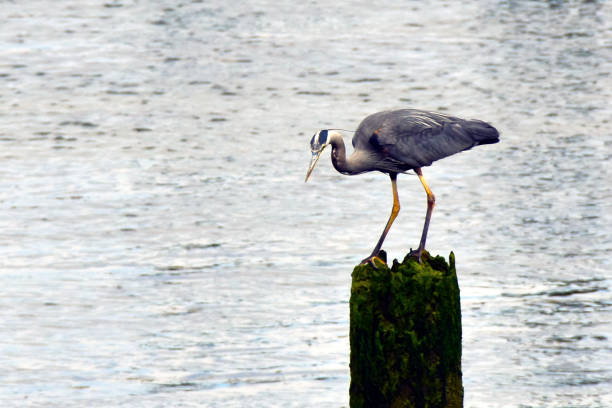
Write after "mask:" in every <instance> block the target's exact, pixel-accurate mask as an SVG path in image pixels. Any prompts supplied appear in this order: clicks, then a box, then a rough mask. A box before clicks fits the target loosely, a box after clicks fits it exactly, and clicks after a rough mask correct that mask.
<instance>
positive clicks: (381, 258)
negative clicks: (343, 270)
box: [360, 251, 387, 269]
mask: <svg viewBox="0 0 612 408" xmlns="http://www.w3.org/2000/svg"><path fill="white" fill-rule="evenodd" d="M377 263H378V264H380V265H382V266H387V254H386V253H385V251H380V252H379V253H377V254H376V255H374V254H372V255H370V256H368V257H367V258H365V259H364V260H363V261H361V263H360V265H366V264H370V265H372V267H373V268H374V269H378V267H377V266H376V264H377Z"/></svg>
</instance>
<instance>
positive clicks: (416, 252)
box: [406, 247, 428, 263]
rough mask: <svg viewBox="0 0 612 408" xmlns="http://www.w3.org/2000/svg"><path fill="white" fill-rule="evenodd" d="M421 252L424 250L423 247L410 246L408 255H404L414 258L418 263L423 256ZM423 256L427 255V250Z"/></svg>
mask: <svg viewBox="0 0 612 408" xmlns="http://www.w3.org/2000/svg"><path fill="white" fill-rule="evenodd" d="M423 252H424V249H423V248H420V247H419V248H417V249H412V248H410V252H408V255H406V256H407V257H408V258H416V259H417V261H418V262H419V263H422V262H421V257H422V256H423ZM425 256H428V254H427V252H425Z"/></svg>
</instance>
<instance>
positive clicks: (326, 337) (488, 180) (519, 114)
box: [0, 0, 612, 407]
mask: <svg viewBox="0 0 612 408" xmlns="http://www.w3.org/2000/svg"><path fill="white" fill-rule="evenodd" d="M0 9H1V13H0V26H1V27H2V29H1V30H0V159H1V163H2V165H1V166H0V244H1V245H0V269H1V271H0V272H1V275H0V279H1V282H0V283H1V284H2V291H1V295H0V319H1V320H0V321H1V322H2V323H1V325H0V366H1V367H2V373H1V374H0V402H1V403H2V406H20V407H21V406H44V407H50V406H58V407H59V406H61V407H82V406H88V407H108V406H130V407H138V406H142V407H165V406H177V407H178V406H182V407H191V406H193V407H201V406H206V407H242V406H252V407H273V406H274V407H275V406H278V407H281V406H282V407H341V406H347V405H348V385H349V371H348V360H349V346H348V328H349V327H348V326H349V320H348V299H349V295H350V273H351V271H352V268H353V266H354V265H355V264H356V263H358V262H359V261H360V260H361V259H362V258H363V257H364V256H366V255H368V254H369V252H370V251H371V249H372V247H373V245H374V244H375V242H376V240H377V238H378V235H379V234H380V232H381V230H382V228H383V226H384V223H385V221H386V219H387V217H388V213H389V211H390V207H391V189H390V183H389V181H388V178H387V177H386V176H385V175H383V174H366V175H361V176H358V177H346V176H342V175H340V174H338V173H336V172H335V170H334V169H333V168H332V166H331V164H330V162H329V159H327V157H328V154H326V155H325V157H326V158H325V159H324V160H321V161H320V164H319V166H318V167H317V169H316V170H315V172H314V174H313V177H312V179H311V180H312V181H309V183H308V184H304V182H303V178H304V175H305V172H306V167H307V164H308V161H309V159H310V152H309V145H308V142H309V139H310V137H311V135H312V134H313V133H314V132H315V131H316V130H317V129H319V128H324V127H340V128H344V129H355V128H356V126H357V125H358V123H359V121H360V120H361V119H362V118H363V117H365V116H366V115H367V114H370V113H373V112H376V111H378V110H382V109H387V108H397V107H418V108H424V109H434V110H439V111H443V112H448V113H452V114H456V115H459V116H464V117H477V118H481V119H484V120H487V121H489V122H491V123H493V124H494V125H495V126H496V127H498V128H499V129H500V130H501V134H502V142H501V143H499V144H496V145H490V146H484V147H480V148H476V149H474V150H472V151H469V152H466V153H462V154H459V155H456V156H453V157H450V158H447V159H445V160H442V161H440V162H437V163H436V164H435V165H434V166H432V167H431V168H425V169H424V174H425V176H426V177H427V179H428V180H429V182H430V185H431V187H432V189H433V191H434V192H435V193H436V196H437V206H436V210H435V212H434V215H433V221H432V225H431V228H430V235H429V240H428V247H429V249H430V251H431V252H432V253H434V254H436V253H440V254H443V255H448V253H449V252H450V251H451V250H453V251H454V252H455V254H456V256H457V266H458V272H459V283H460V287H461V295H462V312H463V373H464V386H465V406H466V407H609V406H612V393H610V389H611V385H612V368H611V367H612V364H611V363H612V343H611V340H612V323H611V320H612V319H611V318H612V300H611V296H610V287H611V284H612V278H611V274H610V269H611V266H612V265H611V261H610V257H611V255H612V183H611V182H610V176H611V175H612V174H611V165H610V160H611V155H612V132H611V130H610V128H611V124H610V119H611V118H612V106H611V104H610V101H611V100H612V98H611V97H612V95H611V93H612V78H611V76H610V72H611V71H612V63H611V61H612V10H611V6H610V3H609V2H606V1H577V0H568V1H526V0H524V1H523V0H517V1H501V2H500V1H491V0H478V1H468V2H451V1H428V2H393V1H382V2H376V4H374V3H373V2H367V1H347V2H331V1H310V2H302V3H299V2H291V1H280V2H269V1H263V0H262V1H251V2H248V3H246V4H239V3H231V2H229V3H228V2H225V1H217V0H212V1H183V2H175V1H169V0H158V1H147V2H143V1H137V0H133V1H130V0H125V1H114V0H109V1H108V2H107V3H103V2H98V1H91V0H87V1H61V2H49V1H35V0H30V1H27V2H11V1H8V2H7V1H3V2H2V3H1V4H0ZM347 136H348V137H350V134H347ZM347 142H348V140H347ZM399 191H400V199H401V202H402V212H401V213H400V216H399V218H398V220H397V221H396V223H395V225H394V227H393V229H392V230H391V233H390V234H389V236H388V238H387V241H386V243H385V248H386V249H387V251H388V252H389V253H390V257H392V258H393V257H399V258H401V257H403V255H404V254H405V253H406V252H407V251H408V249H409V248H410V247H415V246H416V245H417V244H418V239H419V237H420V230H421V227H422V219H423V216H424V212H425V194H424V193H423V191H422V187H421V186H420V183H419V182H418V179H417V178H416V177H414V176H400V177H399Z"/></svg>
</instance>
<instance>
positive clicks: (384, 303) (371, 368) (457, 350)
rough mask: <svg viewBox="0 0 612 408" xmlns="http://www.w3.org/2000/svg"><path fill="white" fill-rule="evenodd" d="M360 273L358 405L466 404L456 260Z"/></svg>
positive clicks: (354, 395)
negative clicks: (462, 376)
mask: <svg viewBox="0 0 612 408" xmlns="http://www.w3.org/2000/svg"><path fill="white" fill-rule="evenodd" d="M422 261H423V263H422V264H419V263H418V262H417V261H416V260H415V259H414V258H409V257H406V259H404V261H403V262H402V263H401V264H400V263H399V262H397V260H396V261H394V262H393V266H392V267H391V269H389V268H388V267H387V266H383V265H381V264H378V263H377V266H378V269H375V268H373V267H372V266H371V265H359V266H356V267H355V269H354V270H353V275H352V277H353V283H352V286H351V300H350V309H351V323H350V343H351V386H350V406H351V408H357V407H368V408H369V407H379V408H383V407H392V408H400V407H429V408H434V407H462V406H463V385H462V381H461V307H460V303H459V285H458V283H457V273H456V271H455V257H454V254H453V253H452V252H451V254H450V257H449V263H450V265H449V264H447V263H446V260H445V259H444V258H443V257H441V256H437V257H435V258H431V257H430V256H429V254H426V253H424V254H423V257H422Z"/></svg>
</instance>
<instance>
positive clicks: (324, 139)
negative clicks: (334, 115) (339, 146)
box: [319, 130, 327, 145]
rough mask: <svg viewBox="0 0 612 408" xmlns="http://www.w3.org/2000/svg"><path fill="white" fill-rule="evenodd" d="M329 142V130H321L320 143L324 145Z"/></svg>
mask: <svg viewBox="0 0 612 408" xmlns="http://www.w3.org/2000/svg"><path fill="white" fill-rule="evenodd" d="M325 143H327V130H322V131H320V132H319V144H320V145H324V144H325Z"/></svg>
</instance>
